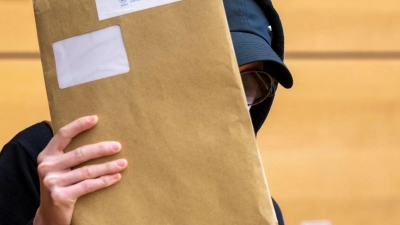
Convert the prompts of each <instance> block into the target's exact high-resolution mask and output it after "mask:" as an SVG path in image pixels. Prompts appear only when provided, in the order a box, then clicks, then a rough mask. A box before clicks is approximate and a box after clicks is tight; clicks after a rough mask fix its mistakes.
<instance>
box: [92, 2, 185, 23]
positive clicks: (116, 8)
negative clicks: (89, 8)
mask: <svg viewBox="0 0 400 225" xmlns="http://www.w3.org/2000/svg"><path fill="white" fill-rule="evenodd" d="M178 1H180V0H96V6H97V13H98V14H99V20H105V19H108V18H112V17H116V16H121V15H125V14H128V13H132V12H136V11H140V10H144V9H149V8H153V7H157V6H161V5H166V4H169V3H173V2H178Z"/></svg>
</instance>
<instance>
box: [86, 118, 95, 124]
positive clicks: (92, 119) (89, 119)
mask: <svg viewBox="0 0 400 225" xmlns="http://www.w3.org/2000/svg"><path fill="white" fill-rule="evenodd" d="M95 119H96V116H89V117H88V118H87V121H88V122H90V123H91V122H93V121H94V120H95Z"/></svg>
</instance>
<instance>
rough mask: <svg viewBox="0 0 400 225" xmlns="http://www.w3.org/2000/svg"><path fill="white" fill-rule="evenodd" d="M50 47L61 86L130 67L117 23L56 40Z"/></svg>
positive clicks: (79, 82) (107, 75)
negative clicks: (51, 47)
mask: <svg viewBox="0 0 400 225" xmlns="http://www.w3.org/2000/svg"><path fill="white" fill-rule="evenodd" d="M53 50H54V56H55V60H56V71H57V79H58V85H59V86H60V88H61V89H63V88H67V87H72V86H75V85H78V84H83V83H87V82H91V81H95V80H99V79H103V78H107V77H111V76H115V75H119V74H123V73H127V72H129V70H130V68H129V62H128V57H127V54H126V51H125V46H124V42H123V40H122V33H121V28H120V26H118V25H115V26H112V27H108V28H105V29H101V30H97V31H93V32H90V33H87V34H82V35H79V36H75V37H71V38H68V39H65V40H61V41H57V42H55V43H54V44H53Z"/></svg>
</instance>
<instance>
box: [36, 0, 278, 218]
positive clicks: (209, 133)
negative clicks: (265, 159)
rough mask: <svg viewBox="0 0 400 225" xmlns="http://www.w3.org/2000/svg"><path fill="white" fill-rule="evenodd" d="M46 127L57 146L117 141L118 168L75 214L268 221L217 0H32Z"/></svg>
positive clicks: (255, 150) (244, 107)
mask: <svg viewBox="0 0 400 225" xmlns="http://www.w3.org/2000/svg"><path fill="white" fill-rule="evenodd" d="M34 10H35V18H36V24H37V32H38V38H39V46H40V52H41V60H42V65H43V72H44V78H45V83H46V90H47V95H48V102H49V107H50V113H51V118H52V121H53V128H54V130H55V131H57V130H58V129H60V128H61V127H62V126H64V125H66V124H68V123H69V122H71V121H73V120H75V119H76V118H79V117H81V116H86V115H93V114H95V115H98V117H99V119H100V120H99V123H98V124H97V125H96V127H94V128H93V129H91V130H89V131H86V132H84V133H82V134H80V135H79V136H77V137H76V138H74V139H73V141H72V143H71V144H70V145H69V146H68V148H67V150H66V151H70V150H72V149H74V148H77V147H78V146H83V145H87V144H92V143H96V142H100V141H109V140H115V141H119V142H120V143H121V144H122V150H121V152H120V153H118V154H117V155H116V156H109V157H105V158H102V159H96V160H92V161H90V164H96V163H99V162H105V161H109V160H112V159H116V158H126V159H127V160H128V162H129V167H128V168H127V169H126V170H125V171H124V172H123V173H122V180H121V181H120V182H119V183H118V184H116V185H114V186H111V187H109V188H106V189H102V190H99V191H96V192H94V193H91V194H88V195H85V196H83V197H81V198H79V199H78V202H77V204H76V206H75V211H74V216H73V221H72V222H73V224H84V225H91V224H96V225H99V224H138V225H146V224H152V225H154V224H185V225H188V224H218V225H222V224H227V225H232V224H240V225H246V224H277V223H276V219H275V212H274V210H273V207H272V203H271V197H270V195H269V190H268V186H267V182H266V179H265V176H264V172H263V168H262V164H261V160H260V156H259V151H258V148H257V145H256V142H255V138H254V132H253V128H252V126H251V120H250V117H249V114H248V111H247V105H246V99H245V96H244V91H243V87H242V83H241V80H240V75H239V71H238V66H237V63H236V59H235V55H234V51H233V47H232V42H231V38H230V33H229V29H228V24H227V21H226V16H225V12H224V7H223V3H222V1H220V0H204V1H198V0H181V1H179V0H69V1H57V0H34Z"/></svg>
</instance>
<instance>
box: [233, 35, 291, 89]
mask: <svg viewBox="0 0 400 225" xmlns="http://www.w3.org/2000/svg"><path fill="white" fill-rule="evenodd" d="M231 37H232V42H233V47H234V49H235V54H236V59H237V61H238V64H239V66H240V65H244V64H248V63H251V62H256V61H264V71H266V72H268V73H269V74H271V76H273V77H274V78H275V79H276V80H277V81H278V82H279V83H280V84H281V85H282V86H283V87H285V88H291V87H292V86H293V78H292V75H291V73H290V71H289V69H288V68H287V67H286V65H285V64H284V63H283V62H282V60H281V59H280V58H279V56H278V55H277V54H276V53H275V52H274V50H272V48H271V46H270V45H269V44H268V42H267V41H266V40H264V39H263V38H261V37H259V36H257V35H254V34H250V33H243V32H231Z"/></svg>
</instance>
